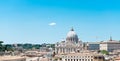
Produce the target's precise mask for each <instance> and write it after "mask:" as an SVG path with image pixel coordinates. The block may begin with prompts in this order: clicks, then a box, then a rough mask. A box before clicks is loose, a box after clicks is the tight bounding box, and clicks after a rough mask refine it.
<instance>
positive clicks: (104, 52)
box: [100, 50, 109, 55]
mask: <svg viewBox="0 0 120 61" xmlns="http://www.w3.org/2000/svg"><path fill="white" fill-rule="evenodd" d="M100 52H101V53H102V54H105V55H108V54H109V52H108V51H106V50H101V51H100Z"/></svg>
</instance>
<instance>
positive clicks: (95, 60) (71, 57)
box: [55, 50, 105, 61]
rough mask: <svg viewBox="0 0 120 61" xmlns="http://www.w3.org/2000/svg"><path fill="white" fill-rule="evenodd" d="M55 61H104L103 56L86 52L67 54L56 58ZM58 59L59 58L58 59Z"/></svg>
mask: <svg viewBox="0 0 120 61" xmlns="http://www.w3.org/2000/svg"><path fill="white" fill-rule="evenodd" d="M56 57H57V59H55V60H57V61H105V58H104V56H103V55H101V54H98V53H96V52H91V51H88V50H83V51H81V52H79V53H69V54H62V55H58V56H56ZM58 57H59V58H58Z"/></svg>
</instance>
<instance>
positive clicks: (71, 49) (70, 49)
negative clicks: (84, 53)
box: [55, 28, 83, 54]
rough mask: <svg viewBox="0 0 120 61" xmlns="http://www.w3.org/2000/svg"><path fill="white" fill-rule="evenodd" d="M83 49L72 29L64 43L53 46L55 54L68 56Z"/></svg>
mask: <svg viewBox="0 0 120 61" xmlns="http://www.w3.org/2000/svg"><path fill="white" fill-rule="evenodd" d="M82 48H83V44H82V41H80V40H79V38H78V35H77V34H76V33H75V31H74V29H73V28H72V29H71V30H70V31H69V32H68V34H67V37H66V40H65V41H61V42H57V43H56V44H55V53H56V54H68V53H76V52H79V51H81V50H82Z"/></svg>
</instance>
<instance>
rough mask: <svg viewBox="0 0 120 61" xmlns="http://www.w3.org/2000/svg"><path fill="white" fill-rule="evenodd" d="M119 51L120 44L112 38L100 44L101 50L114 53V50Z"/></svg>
mask: <svg viewBox="0 0 120 61" xmlns="http://www.w3.org/2000/svg"><path fill="white" fill-rule="evenodd" d="M119 49H120V42H119V41H116V40H112V37H110V40H108V41H106V42H100V50H106V51H109V52H112V51H113V50H119Z"/></svg>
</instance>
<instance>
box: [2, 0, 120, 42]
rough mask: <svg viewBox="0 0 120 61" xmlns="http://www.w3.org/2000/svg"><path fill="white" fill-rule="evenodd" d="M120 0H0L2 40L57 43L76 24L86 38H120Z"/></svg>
mask: <svg viewBox="0 0 120 61" xmlns="http://www.w3.org/2000/svg"><path fill="white" fill-rule="evenodd" d="M119 3H120V1H119V0H0V40H3V41H4V43H35V44H41V43H56V42H59V41H61V40H62V39H65V38H66V34H67V32H68V31H69V30H70V29H71V27H73V28H74V30H75V32H76V33H77V34H78V37H79V38H80V39H81V40H82V41H83V42H86V41H89V42H90V41H93V42H95V41H102V40H108V39H109V37H110V36H112V37H113V39H115V40H120V27H119V26H120V4H119Z"/></svg>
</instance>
